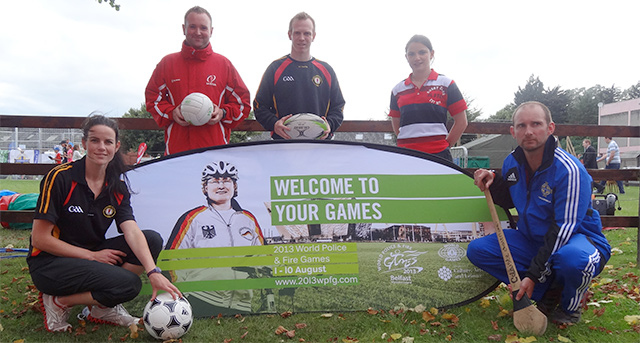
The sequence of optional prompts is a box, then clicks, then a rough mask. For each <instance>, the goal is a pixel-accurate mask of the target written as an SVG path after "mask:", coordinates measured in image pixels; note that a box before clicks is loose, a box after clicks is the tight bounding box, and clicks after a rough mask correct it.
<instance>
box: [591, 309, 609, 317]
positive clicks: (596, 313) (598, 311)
mask: <svg viewBox="0 0 640 343" xmlns="http://www.w3.org/2000/svg"><path fill="white" fill-rule="evenodd" d="M606 309H607V308H606V307H603V308H601V309H597V310H596V309H595V308H594V309H593V314H595V315H596V317H600V316H602V315H603V314H604V311H605V310H606Z"/></svg>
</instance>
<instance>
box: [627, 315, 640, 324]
mask: <svg viewBox="0 0 640 343" xmlns="http://www.w3.org/2000/svg"><path fill="white" fill-rule="evenodd" d="M624 321H625V322H627V323H628V324H629V325H636V324H640V315H633V316H624Z"/></svg>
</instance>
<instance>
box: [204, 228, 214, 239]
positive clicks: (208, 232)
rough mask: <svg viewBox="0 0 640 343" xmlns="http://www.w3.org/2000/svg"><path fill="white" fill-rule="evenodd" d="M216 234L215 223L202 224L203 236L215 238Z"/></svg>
mask: <svg viewBox="0 0 640 343" xmlns="http://www.w3.org/2000/svg"><path fill="white" fill-rule="evenodd" d="M215 236H216V227H215V226H213V225H202V238H204V239H213V237H215Z"/></svg>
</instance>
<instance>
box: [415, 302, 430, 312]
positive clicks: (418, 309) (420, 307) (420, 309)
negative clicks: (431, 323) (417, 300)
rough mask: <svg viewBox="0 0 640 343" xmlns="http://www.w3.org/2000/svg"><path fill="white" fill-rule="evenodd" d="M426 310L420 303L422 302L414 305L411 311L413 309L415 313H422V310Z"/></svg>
mask: <svg viewBox="0 0 640 343" xmlns="http://www.w3.org/2000/svg"><path fill="white" fill-rule="evenodd" d="M426 310H427V307H426V306H424V305H422V304H420V305H418V306H416V307H414V309H413V311H415V312H416V313H422V312H424V311H426Z"/></svg>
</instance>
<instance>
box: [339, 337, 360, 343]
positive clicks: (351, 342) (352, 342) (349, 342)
mask: <svg viewBox="0 0 640 343" xmlns="http://www.w3.org/2000/svg"><path fill="white" fill-rule="evenodd" d="M342 342H343V343H357V342H360V341H359V340H358V339H357V338H353V337H349V336H347V338H343V339H342Z"/></svg>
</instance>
